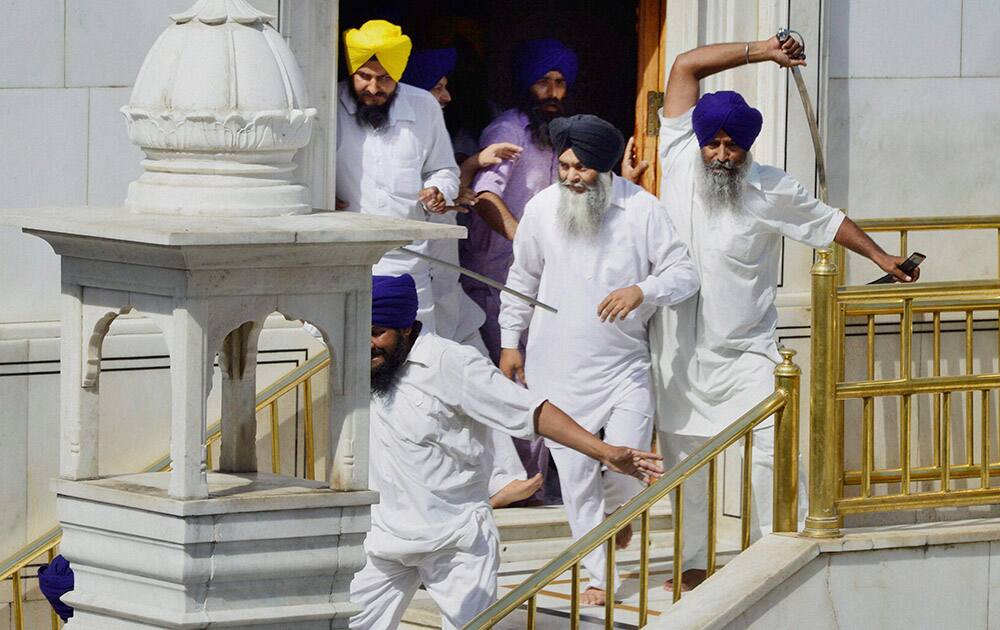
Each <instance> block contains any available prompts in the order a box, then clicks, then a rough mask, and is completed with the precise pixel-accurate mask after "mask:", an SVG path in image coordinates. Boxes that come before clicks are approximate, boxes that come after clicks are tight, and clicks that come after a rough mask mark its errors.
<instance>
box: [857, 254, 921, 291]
mask: <svg viewBox="0 0 1000 630" xmlns="http://www.w3.org/2000/svg"><path fill="white" fill-rule="evenodd" d="M926 258H927V256H924V255H923V254H921V253H920V252H913V253H912V254H910V257H909V258H907V259H906V260H904V261H903V262H901V263H900V264H899V269H900V270H901V271H902V272H903V273H905V274H906V275H908V276H912V275H913V272H914V270H916V268H917V267H919V266H920V263H922V262H924V260H925V259H926ZM893 282H896V276H894V275H892V274H891V273H887V274H885V275H884V276H882V277H881V278H879V279H878V280H873V281H871V282H869V283H868V284H892V283H893Z"/></svg>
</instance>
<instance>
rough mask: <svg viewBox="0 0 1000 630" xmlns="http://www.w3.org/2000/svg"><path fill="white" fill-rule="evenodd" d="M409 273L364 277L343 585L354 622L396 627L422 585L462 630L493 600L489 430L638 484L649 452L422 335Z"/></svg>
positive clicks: (446, 620) (496, 548) (476, 355)
mask: <svg viewBox="0 0 1000 630" xmlns="http://www.w3.org/2000/svg"><path fill="white" fill-rule="evenodd" d="M420 329H421V322H420V321H418V320H417V290H416V285H415V284H414V281H413V278H412V277H410V276H408V275H403V276H399V277H391V276H375V277H374V278H373V279H372V330H371V333H372V342H371V343H372V359H371V387H372V401H371V424H370V431H371V447H370V457H371V461H370V470H371V477H370V482H371V488H372V489H373V490H377V491H378V492H379V502H378V504H376V505H373V506H372V511H371V519H372V529H371V532H370V533H369V534H368V537H367V538H366V539H365V555H366V563H365V566H364V568H363V569H362V570H361V571H360V572H359V573H358V574H357V575H356V576H355V577H354V580H353V581H352V582H351V601H352V602H353V603H354V604H357V605H359V606H360V607H361V612H360V613H358V614H357V615H355V616H354V617H352V618H351V621H350V627H351V628H363V629H364V630H389V629H392V628H396V627H397V626H398V625H399V621H400V618H401V617H402V615H403V611H404V610H405V609H406V607H407V605H408V604H409V602H410V600H411V599H412V597H413V595H414V593H415V592H416V590H417V588H418V587H419V586H420V585H421V584H423V586H424V588H426V589H427V592H428V594H429V595H430V596H431V598H432V599H433V600H434V602H435V603H436V604H437V606H438V608H439V609H440V610H441V618H442V627H443V628H445V629H446V630H448V629H455V628H460V627H462V626H464V625H465V624H467V623H468V622H469V621H471V620H472V619H473V618H474V617H475V616H476V615H477V614H479V613H480V612H482V611H483V610H485V609H486V608H487V607H488V606H489V605H490V604H492V603H493V601H494V600H495V599H496V589H497V569H498V568H499V566H500V545H499V534H498V532H497V528H496V523H495V522H494V520H493V512H492V510H490V507H489V503H488V502H487V490H486V488H487V483H488V479H489V473H490V470H489V464H488V461H487V460H486V459H485V458H484V457H483V455H484V453H485V452H486V450H487V449H488V446H487V444H488V440H489V437H488V436H489V432H490V430H491V429H495V430H498V431H503V432H505V433H508V434H510V435H517V436H520V437H525V438H527V437H532V436H534V435H535V434H539V435H543V436H545V437H547V438H549V439H551V440H554V441H556V442H558V443H560V444H563V445H565V446H566V447H568V448H571V449H575V450H577V451H580V452H581V453H584V454H585V455H587V456H588V457H592V458H593V459H595V460H597V461H599V462H601V464H603V465H604V466H607V467H608V469H609V470H611V471H614V472H616V473H620V474H623V475H633V476H635V477H636V478H638V479H643V480H645V479H648V478H649V477H655V476H657V475H658V474H659V473H660V472H661V468H660V467H659V465H658V464H657V463H656V461H655V460H658V459H659V456H658V455H655V454H653V453H647V452H644V451H641V450H637V449H632V448H625V447H621V446H612V445H610V444H607V443H605V442H603V441H601V440H599V439H597V438H596V437H595V436H593V435H591V434H590V433H589V432H588V431H587V430H586V429H584V428H583V427H581V426H580V425H578V424H577V423H576V422H575V421H574V420H573V419H572V418H570V417H569V416H567V415H566V414H565V413H564V412H563V411H561V410H560V409H559V408H558V407H556V406H555V405H554V404H552V403H551V402H549V401H548V398H547V396H546V395H545V394H544V392H540V391H539V390H537V389H536V390H532V391H529V390H527V389H524V388H523V387H520V386H518V385H516V384H514V383H513V382H511V381H509V380H507V379H506V378H505V377H504V375H503V374H501V373H500V370H498V369H497V368H496V366H494V365H493V363H491V362H490V360H489V359H488V358H486V357H485V356H484V355H483V354H481V353H480V352H478V351H476V350H475V349H474V348H470V347H468V346H463V345H460V344H458V343H455V342H453V341H450V340H447V339H443V338H441V337H439V336H437V335H435V334H432V333H428V334H423V335H421V334H420Z"/></svg>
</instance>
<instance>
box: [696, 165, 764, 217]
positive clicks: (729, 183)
mask: <svg viewBox="0 0 1000 630" xmlns="http://www.w3.org/2000/svg"><path fill="white" fill-rule="evenodd" d="M752 165H753V155H751V154H750V153H749V152H748V153H747V157H746V159H745V160H743V162H742V163H741V164H736V163H735V162H732V161H728V160H727V161H722V160H712V161H711V162H709V163H708V164H705V163H704V162H703V163H702V168H700V169H698V194H700V195H701V198H702V199H703V200H704V201H705V203H706V205H707V206H708V211H709V212H711V213H715V212H718V211H724V210H728V211H730V212H736V213H739V212H740V211H742V209H743V190H744V186H746V181H747V175H749V173H750V167H751V166H752Z"/></svg>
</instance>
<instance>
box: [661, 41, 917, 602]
mask: <svg viewBox="0 0 1000 630" xmlns="http://www.w3.org/2000/svg"><path fill="white" fill-rule="evenodd" d="M801 50H802V48H801V45H800V44H799V43H797V42H796V41H795V40H794V38H789V39H787V40H785V41H784V42H780V41H779V40H778V39H777V38H776V37H772V38H771V39H768V40H765V41H759V42H749V43H738V44H716V45H712V46H703V47H701V48H696V49H694V50H691V51H688V52H686V53H684V54H681V55H680V56H678V57H677V60H676V61H675V62H674V65H673V68H671V71H670V77H669V79H668V82H667V87H666V94H665V100H664V105H663V110H662V111H661V112H660V142H659V154H660V158H661V160H662V167H663V168H662V173H663V178H662V181H663V184H662V187H661V190H660V198H661V199H662V201H663V203H664V205H665V206H666V208H667V211H668V212H669V213H670V217H671V218H672V219H673V222H674V224H675V225H676V226H677V228H678V231H679V233H680V236H681V238H682V239H683V240H684V242H685V243H686V244H687V246H688V248H689V249H690V251H691V256H692V258H693V259H694V262H695V265H696V266H697V267H698V271H699V274H700V276H701V291H700V292H699V294H698V296H697V297H695V298H692V299H690V300H687V301H686V302H684V303H683V304H680V305H679V306H678V307H675V308H672V309H661V313H660V314H659V315H658V316H657V317H656V318H654V320H653V325H652V327H651V333H650V338H651V345H652V349H653V353H654V359H653V368H654V373H655V377H656V379H657V381H658V383H659V386H658V391H657V394H658V396H657V428H658V430H659V439H660V445H661V449H662V450H663V453H664V458H665V460H666V462H667V465H668V466H673V465H675V464H676V463H678V462H680V461H681V460H683V459H684V458H685V457H687V456H688V455H690V454H691V453H693V452H694V451H695V450H697V449H698V448H699V447H700V446H701V445H702V444H703V443H704V441H705V440H706V439H708V438H709V437H711V436H714V435H716V434H717V433H719V432H720V431H721V430H723V429H724V428H725V427H726V426H727V425H728V424H729V423H730V422H732V421H733V420H734V419H736V418H738V417H739V416H740V415H742V414H743V413H745V412H746V411H748V410H749V409H750V408H751V407H753V406H754V405H756V404H757V403H759V402H760V401H761V400H763V399H764V398H765V397H767V396H768V395H770V394H771V393H772V392H773V391H774V376H773V372H774V367H775V364H776V363H777V362H779V361H780V360H781V358H780V356H779V354H778V347H777V343H776V339H775V331H776V326H777V321H778V311H777V309H776V308H775V304H774V299H775V295H776V293H777V285H778V270H779V262H780V260H779V257H780V252H781V242H782V238H783V237H787V238H790V239H793V240H796V241H799V242H802V243H805V244H807V245H810V246H812V247H827V246H829V245H830V244H831V243H832V242H837V243H840V244H841V245H843V246H845V247H847V248H848V249H850V250H852V251H854V252H857V253H859V254H861V255H863V256H865V257H866V258H868V259H870V260H871V261H872V262H874V263H875V264H876V265H878V266H879V267H880V268H881V269H883V270H885V271H886V272H888V273H890V274H892V275H894V276H895V277H896V278H897V279H899V280H901V281H903V282H910V281H912V280H916V277H917V275H918V274H917V273H914V274H913V277H912V278H911V277H909V276H907V275H906V274H905V273H904V272H903V271H902V270H900V269H899V264H900V263H902V262H903V259H902V258H899V257H896V256H890V255H888V254H886V253H885V251H883V250H882V248H880V247H879V246H878V245H876V244H875V243H874V242H873V241H872V240H871V238H869V237H868V235H867V234H865V233H864V232H863V231H862V230H861V229H860V228H859V227H858V226H857V225H855V223H854V222H853V221H851V220H850V219H848V218H847V217H846V216H844V213H843V212H841V211H840V210H837V209H835V208H831V207H830V206H828V205H826V204H825V203H823V202H821V201H819V200H817V199H815V198H813V197H812V195H810V194H809V193H808V192H807V191H806V189H805V188H804V187H803V186H802V185H801V184H800V183H799V182H797V181H795V180H794V179H792V178H791V177H790V176H789V175H788V174H787V173H785V172H784V171H782V170H780V169H777V168H775V167H772V166H765V165H763V164H758V163H757V162H755V161H754V160H753V156H752V154H751V153H750V150H751V147H752V146H753V143H754V140H756V138H757V135H758V134H759V133H760V131H761V127H762V125H763V122H764V120H763V116H762V115H761V113H760V112H759V111H757V110H756V109H754V108H753V107H751V106H750V105H748V104H747V102H746V101H745V100H744V98H743V97H742V96H740V95H739V94H737V93H736V92H729V91H723V92H716V93H714V94H705V95H704V96H702V97H701V98H699V96H698V95H699V86H698V82H699V81H700V80H701V79H704V78H706V77H708V76H711V75H713V74H716V73H718V72H721V71H723V70H726V69H729V68H733V67H736V66H741V65H744V64H748V63H757V62H763V61H773V62H775V63H777V64H778V65H779V66H782V67H790V66H797V65H804V64H805V60H804V59H802V58H800V52H801ZM773 426H774V424H773V421H769V422H765V423H763V424H761V425H759V428H758V429H757V430H756V431H755V432H754V438H753V447H754V455H753V469H752V475H751V480H752V486H753V500H754V506H753V508H752V510H751V512H752V513H753V515H754V519H755V521H754V523H753V524H752V527H753V530H754V531H753V537H755V538H756V537H759V536H761V535H762V534H763V533H766V532H768V531H770V528H771V492H772V487H773V486H772V484H773V481H772V478H773V453H774V437H773ZM699 477H700V481H699V480H696V481H695V483H696V485H693V486H691V489H690V490H688V491H686V492H685V493H684V503H685V505H684V516H685V518H684V552H683V553H684V558H683V564H684V567H685V568H686V569H687V570H686V571H684V574H683V577H682V580H683V585H682V588H684V589H687V588H693V587H694V586H696V585H697V584H698V583H700V582H701V581H702V580H704V579H705V568H706V543H707V538H706V519H707V515H708V509H709V506H707V500H706V494H705V493H704V492H699V491H697V490H695V488H698V487H701V488H705V487H706V485H705V484H707V473H702V474H700V475H699ZM697 484H701V485H700V486H699V485H697ZM802 487H803V486H802V485H800V489H801V488H802ZM799 505H800V508H802V507H804V506H805V502H804V501H800V503H799ZM711 507H712V509H715V506H711ZM667 587H668V588H671V589H672V588H673V584H672V582H668V583H667Z"/></svg>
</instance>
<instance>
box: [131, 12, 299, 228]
mask: <svg viewBox="0 0 1000 630" xmlns="http://www.w3.org/2000/svg"><path fill="white" fill-rule="evenodd" d="M173 20H174V24H172V25H171V26H169V27H168V28H167V29H166V30H165V31H164V32H163V33H162V34H161V35H160V37H159V39H157V41H156V43H155V44H153V47H152V48H151V49H150V51H149V53H148V54H147V55H146V60H145V61H144V62H143V65H142V68H141V69H140V70H139V75H138V77H137V78H136V81H135V87H134V88H133V90H132V95H131V97H130V99H129V104H128V105H127V106H125V107H123V108H122V113H123V114H124V115H125V120H126V122H127V125H128V133H129V139H130V140H132V142H133V143H135V144H137V145H139V147H141V148H142V150H143V152H144V153H145V154H146V159H145V160H143V166H144V168H145V173H143V175H142V176H141V177H140V178H139V179H138V180H136V181H134V182H132V184H131V185H130V186H129V190H128V197H127V199H126V201H125V204H126V206H127V207H129V208H130V209H131V210H133V211H135V212H151V213H169V214H202V215H223V216H275V215H283V214H300V213H305V212H309V211H310V209H311V204H310V203H309V194H308V189H307V188H306V187H305V186H303V185H301V184H299V183H296V182H295V181H294V177H293V172H294V170H295V163H294V162H293V161H292V158H293V156H294V155H295V152H296V151H297V150H299V149H300V148H302V147H304V146H306V145H307V144H308V143H309V137H310V135H311V133H312V124H313V120H314V118H315V117H316V110H315V109H314V108H311V107H308V106H307V103H308V96H307V94H306V88H305V81H304V79H303V77H302V72H301V70H300V68H299V65H298V63H297V62H296V60H295V57H294V56H293V55H292V51H291V49H290V48H289V47H288V44H287V43H286V42H285V40H284V39H283V38H282V37H281V35H280V34H279V33H278V32H277V31H276V30H275V29H274V28H273V27H272V26H271V24H270V22H271V20H273V18H272V16H269V15H267V14H266V13H263V12H261V11H258V10H257V9H255V8H254V7H253V6H251V5H250V4H248V3H247V2H246V0H198V2H197V3H195V4H194V6H192V7H191V8H190V9H188V10H187V11H185V12H183V13H179V14H177V15H174V16H173Z"/></svg>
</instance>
